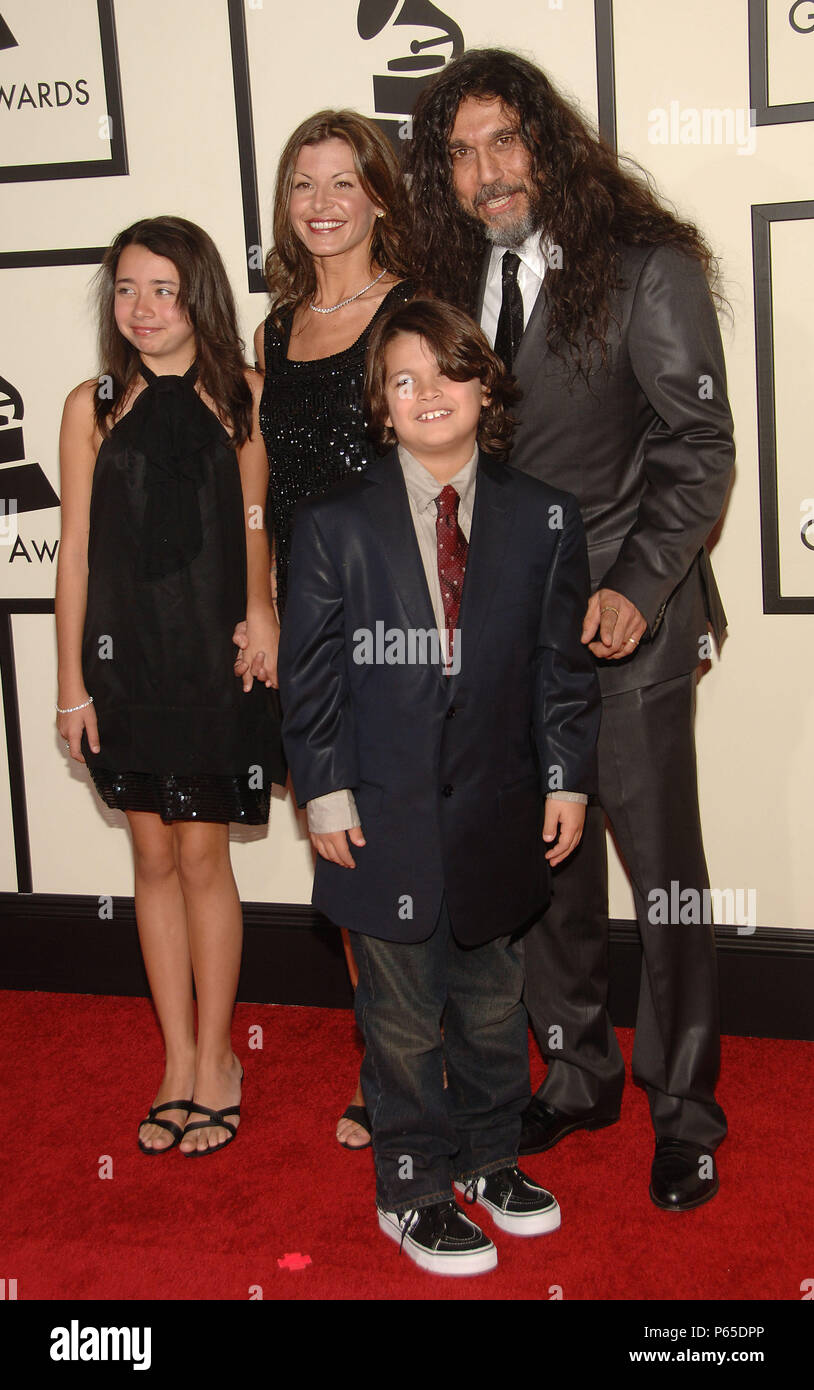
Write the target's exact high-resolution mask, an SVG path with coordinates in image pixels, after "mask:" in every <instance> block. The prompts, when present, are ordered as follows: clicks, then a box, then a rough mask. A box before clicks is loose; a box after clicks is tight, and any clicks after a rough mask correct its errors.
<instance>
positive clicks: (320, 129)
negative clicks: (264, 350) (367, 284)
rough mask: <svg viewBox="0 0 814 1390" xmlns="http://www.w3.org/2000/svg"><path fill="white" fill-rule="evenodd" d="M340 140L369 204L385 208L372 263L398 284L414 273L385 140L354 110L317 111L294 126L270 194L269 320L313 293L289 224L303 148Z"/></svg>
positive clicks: (402, 202) (310, 269) (308, 259)
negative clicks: (271, 230)
mask: <svg viewBox="0 0 814 1390" xmlns="http://www.w3.org/2000/svg"><path fill="white" fill-rule="evenodd" d="M326 140H344V141H345V142H346V143H347V144H348V145H349V146H350V148H351V152H352V154H353V163H354V167H355V169H356V172H357V174H358V175H359V182H360V183H361V185H362V188H363V189H364V191H365V193H366V194H367V196H368V198H369V199H370V201H371V202H372V203H375V204H376V205H377V206H378V207H380V208H383V209H384V217H377V219H376V223H375V226H374V229H373V240H372V242H371V246H370V260H371V264H373V263H374V262H375V264H376V265H379V266H381V268H382V269H383V270H389V271H390V272H391V274H392V275H397V276H398V277H399V279H405V278H408V277H409V276H410V275H411V274H412V256H411V254H410V252H409V249H408V245H407V225H408V213H407V196H406V193H405V190H404V185H403V183H402V178H401V173H400V171H399V166H398V161H397V160H396V157H395V155H394V153H393V151H392V149H391V147H390V144H389V142H388V140H387V138H386V136H385V135H383V134H382V132H381V131H380V130H379V128H378V126H377V125H375V124H374V123H373V121H371V120H368V118H367V117H366V116H360V115H359V114H358V113H357V112H356V111H317V113H316V115H315V116H309V117H308V119H307V120H306V121H303V122H302V124H301V125H298V126H297V129H296V130H295V131H294V133H293V135H292V136H291V137H290V139H289V140H288V143H287V144H286V147H285V149H284V150H283V152H282V154H281V155H280V162H279V164H278V166H277V182H276V185H275V189H274V245H273V246H272V248H271V250H270V251H269V253H268V255H267V256H266V264H265V276H266V284H267V285H268V288H269V295H270V296H271V315H272V321H273V322H274V323H276V325H277V327H278V328H280V327H282V316H283V315H284V314H285V312H286V310H287V309H291V308H293V307H294V306H295V305H297V304H299V303H301V302H302V301H303V300H305V299H310V298H311V297H312V296H313V295H314V294H315V292H316V288H317V277H316V272H315V270H314V260H313V257H312V255H311V253H310V252H309V251H308V250H307V248H306V247H305V246H304V245H303V243H302V242H301V241H300V239H299V237H298V236H297V234H296V232H295V231H294V228H293V227H292V225H291V215H290V212H289V201H290V198H291V188H292V185H293V182H294V170H295V168H296V164H297V157H298V155H299V153H300V150H301V149H302V148H303V146H304V145H321V144H323V143H324V141H326Z"/></svg>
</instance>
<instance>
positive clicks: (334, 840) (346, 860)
mask: <svg viewBox="0 0 814 1390" xmlns="http://www.w3.org/2000/svg"><path fill="white" fill-rule="evenodd" d="M346 837H347V838H346ZM348 840H350V842H351V844H353V845H359V846H360V847H361V846H362V845H364V844H367V841H366V840H365V837H364V835H363V834H362V827H361V825H354V827H353V829H352V830H334V831H332V832H331V834H329V835H312V836H311V844H312V845H313V846H314V849H315V850H316V852H317V854H321V855H322V858H323V859H329V860H330V862H331V863H332V864H341V866H342V868H343V869H355V868H356V860H355V859H354V857H353V855H352V854H351V852H350V845H349V844H348Z"/></svg>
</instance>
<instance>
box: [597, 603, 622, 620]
mask: <svg viewBox="0 0 814 1390" xmlns="http://www.w3.org/2000/svg"><path fill="white" fill-rule="evenodd" d="M603 613H615V614H616V616H617V618H618V617H619V609H618V608H614V606H613V604H612V603H606V604H605V607H604V608H600V610H599V616H600V618H601V617H602V614H603Z"/></svg>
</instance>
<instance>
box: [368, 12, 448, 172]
mask: <svg viewBox="0 0 814 1390" xmlns="http://www.w3.org/2000/svg"><path fill="white" fill-rule="evenodd" d="M391 21H392V24H391ZM388 26H390V27H391V28H392V29H394V30H397V29H398V28H400V27H402V28H411V29H431V30H433V31H434V32H433V34H432V36H431V37H430V36H428V37H427V38H421V39H418V38H414V39H413V40H412V41H411V43H410V44H409V52H408V53H403V54H398V55H397V56H396V57H394V58H391V59H390V60H389V62H388V64H387V72H386V73H376V74H374V77H373V109H374V111H375V112H376V116H377V122H376V124H377V125H379V126H381V128H382V130H384V132H385V133H386V134H387V136H388V137H389V139H390V140H391V142H392V143H393V144H394V145H395V146H396V147H397V148H398V141H399V139H400V138H403V135H401V130H402V127H403V126H404V124H405V120H406V118H407V117H408V116H410V115H411V114H412V110H413V107H414V106H415V103H416V101H417V99H418V96H419V93H420V92H421V90H422V88H423V87H426V85H427V83H428V82H431V81H432V79H433V77H435V75H436V73H437V72H438V71H439V69H441V68H442V67H443V66H444V64H445V63H447V62H449V60H450V58H457V57H459V56H460V54H461V53H463V51H464V47H465V45H464V36H463V33H462V31H461V29H460V28H459V26H458V25H457V24H456V23H455V20H454V19H451V18H450V16H449V15H447V14H444V12H443V10H439V9H438V6H437V5H432V4H430V0H395V4H394V3H392V0H359V8H358V10H357V12H356V29H357V32H358V34H359V37H360V38H362V39H375V38H376V37H377V35H379V34H381V32H382V31H383V30H384V29H385V28H386V27H388ZM393 38H394V40H396V39H398V40H400V42H401V43H403V44H404V45H405V46H407V45H406V43H405V40H404V39H401V37H400V36H399V35H398V34H396V33H394V34H393ZM393 117H400V118H401V119H400V120H397V119H393Z"/></svg>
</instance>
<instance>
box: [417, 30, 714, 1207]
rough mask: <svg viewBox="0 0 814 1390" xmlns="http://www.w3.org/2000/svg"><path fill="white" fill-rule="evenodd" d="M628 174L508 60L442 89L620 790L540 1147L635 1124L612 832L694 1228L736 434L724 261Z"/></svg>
mask: <svg viewBox="0 0 814 1390" xmlns="http://www.w3.org/2000/svg"><path fill="white" fill-rule="evenodd" d="M624 164H625V166H626V167H623V162H622V161H620V160H619V159H617V156H616V155H615V154H614V152H613V151H612V150H611V149H610V148H609V147H608V146H607V145H605V144H604V143H603V142H602V140H601V139H598V138H597V137H596V136H595V135H594V134H593V133H592V132H591V131H590V129H589V128H588V126H587V125H586V123H585V121H584V120H583V118H582V116H581V115H580V114H579V113H578V111H577V110H576V109H575V108H574V106H573V105H571V104H570V103H569V102H567V101H566V100H565V99H564V98H563V97H562V96H561V95H560V94H559V93H558V92H557V91H556V89H555V88H554V87H553V86H552V84H551V82H550V81H549V80H548V78H547V77H546V76H545V75H544V73H542V72H541V71H540V69H538V68H536V67H535V66H534V65H533V64H531V63H529V62H527V61H526V60H525V59H523V58H520V57H518V56H516V55H515V54H512V53H508V52H504V51H502V50H500V49H483V50H472V51H470V52H468V53H465V54H464V55H463V56H462V57H460V58H458V59H456V60H455V61H454V62H452V63H450V64H448V65H447V67H446V68H445V69H444V70H443V72H442V73H441V74H440V75H439V76H438V77H437V78H436V79H435V80H434V81H433V82H432V83H431V84H430V85H428V87H427V88H425V90H424V91H423V93H422V95H421V98H420V99H419V102H418V104H417V106H416V110H415V112H414V117H413V139H412V141H411V143H410V146H409V148H408V151H407V174H408V179H409V183H410V192H411V199H412V204H413V211H414V244H415V246H416V248H418V249H419V252H420V255H421V257H422V258H423V266H422V270H423V280H424V283H425V285H426V286H427V287H428V288H429V289H431V290H433V291H434V292H435V293H437V294H439V295H441V296H443V297H444V298H447V299H451V300H452V301H453V302H455V303H456V304H458V305H459V306H460V307H462V308H464V309H466V310H468V311H469V312H470V313H472V314H473V315H474V316H475V317H476V318H478V320H479V321H480V323H481V325H482V327H483V329H484V331H485V332H486V334H487V337H488V338H489V340H490V342H492V343H493V345H494V347H495V350H496V351H497V352H498V353H499V354H500V355H501V356H502V357H503V359H504V361H505V362H506V365H507V366H508V367H509V368H510V369H511V370H512V371H513V372H514V374H515V376H516V378H517V381H518V384H519V386H520V387H521V389H522V392H523V399H522V401H521V403H520V406H519V407H518V408H517V410H516V412H515V413H516V415H517V417H518V420H519V428H518V431H517V437H516V443H515V445H514V448H513V452H512V456H511V463H512V464H513V466H514V467H515V468H519V469H522V470H524V471H526V472H529V473H532V474H534V475H536V476H537V477H540V478H542V479H544V480H545V481H546V482H549V483H552V484H554V485H555V486H557V487H561V488H564V489H566V490H568V491H570V492H572V493H575V494H576V496H577V498H578V500H579V503H580V507H581V510H582V515H583V520H584V522H585V526H586V530H587V536H588V546H589V556H590V563H591V581H592V589H593V594H592V597H591V600H590V603H589V605H588V608H587V611H586V614H585V621H584V627H583V632H582V640H583V642H584V643H586V644H587V645H588V646H589V648H590V650H591V652H592V653H593V654H594V656H595V657H596V659H597V665H598V670H599V678H600V685H601V688H602V696H603V701H602V705H603V714H602V728H601V733H600V740H599V789H600V790H599V798H598V804H597V805H592V806H589V808H588V815H587V820H586V826H585V832H584V836H583V842H582V845H581V846H580V847H579V849H578V850H577V852H576V853H575V854H573V855H572V856H571V857H570V858H569V859H568V860H567V861H565V862H564V863H563V864H562V866H561V867H560V868H559V869H558V870H557V873H556V876H555V884H554V901H553V903H552V906H551V908H550V909H549V911H548V912H547V913H546V915H545V917H544V918H543V919H542V920H541V921H540V922H538V923H536V924H535V926H534V927H533V928H532V929H531V931H530V932H529V933H528V935H527V937H526V972H527V976H526V1002H527V1007H528V1011H529V1015H530V1017H531V1020H532V1025H533V1027H534V1031H535V1034H536V1036H537V1039H538V1041H539V1043H540V1045H541V1048H542V1050H543V1052H544V1053H545V1054H546V1057H547V1059H548V1064H549V1065H548V1073H547V1076H546V1079H545V1081H544V1083H543V1085H542V1087H541V1088H540V1090H539V1091H538V1093H537V1095H536V1096H535V1097H533V1098H532V1100H531V1103H530V1105H529V1107H528V1109H527V1111H526V1113H525V1116H524V1123H523V1136H522V1139H521V1147H520V1152H521V1153H537V1152H541V1151H543V1150H545V1149H548V1148H551V1147H552V1146H553V1145H554V1144H556V1143H557V1142H558V1141H559V1140H560V1139H561V1138H563V1137H564V1136H565V1135H566V1134H569V1133H571V1132H572V1131H574V1130H577V1129H582V1128H584V1129H599V1128H601V1127H603V1126H605V1125H608V1124H613V1123H614V1122H615V1121H616V1119H618V1115H619V1106H620V1101H621V1095H622V1088H623V1084H624V1066H623V1062H622V1058H621V1055H620V1052H619V1048H618V1045H617V1041H616V1037H615V1034H614V1031H613V1028H612V1026H611V1023H610V1019H609V1017H608V1014H607V1008H606V1001H607V952H608V944H607V933H608V899H607V855H606V847H605V815H607V817H608V819H609V820H610V823H611V826H612V829H613V832H614V835H615V838H616V841H617V843H618V845H619V848H620V850H621V853H622V856H623V858H624V860H625V862H626V865H627V868H628V871H629V874H630V877H631V881H632V885H633V891H634V897H635V901H636V913H637V918H638V923H639V929H640V932H641V937H642V945H643V949H644V958H643V964H642V975H641V987H640V993H639V1006H638V1016H637V1025H636V1042H635V1047H634V1054H633V1071H634V1076H635V1077H636V1079H637V1080H638V1081H639V1082H640V1083H642V1084H643V1085H644V1086H645V1087H646V1090H647V1095H648V1099H649V1103H650V1110H651V1116H652V1120H653V1126H654V1130H655V1135H656V1149H655V1156H654V1159H653V1165H652V1171H651V1180H650V1196H651V1198H652V1199H653V1201H654V1202H655V1203H656V1204H657V1205H658V1206H660V1207H664V1208H668V1209H672V1210H686V1209H689V1208H692V1207H695V1206H698V1205H700V1204H701V1203H702V1202H705V1201H708V1200H709V1199H710V1198H711V1197H713V1196H714V1195H715V1193H716V1192H717V1190H718V1176H717V1172H716V1168H715V1161H714V1157H713V1155H714V1151H715V1149H716V1148H717V1146H718V1144H719V1143H720V1142H721V1140H722V1139H723V1137H724V1135H725V1134H726V1121H725V1118H724V1115H723V1112H722V1110H721V1108H720V1106H719V1105H718V1104H717V1102H716V1100H715V1094H714V1088H715V1083H716V1080H717V1075H718V1068H719V1060H720V1038H719V1025H718V998H717V975H716V959H715V942H714V933H713V928H712V926H711V924H710V922H709V920H708V910H707V911H706V912H705V911H704V906H703V905H704V904H705V903H708V902H709V895H708V893H707V894H706V895H705V894H704V889H706V888H708V877H707V868H706V862H705V858H704V849H703V843H702V838H701V827H700V819H699V812H698V794H697V786H696V771H695V745H694V734H693V723H694V712H695V685H696V678H697V667H698V664H699V661H700V660H701V659H702V658H703V657H704V655H706V654H708V642H709V638H708V636H707V633H708V631H709V629H710V628H711V629H712V631H713V633H714V635H715V637H716V640H717V641H718V642H719V643H720V640H721V638H722V636H723V633H724V630H725V625H726V619H725V615H724V612H723V608H722V605H721V601H720V597H719V595H718V591H717V588H716V585H715V580H714V577H713V574H712V569H711V566H710V562H709V557H708V555H707V552H706V549H705V542H706V540H707V538H708V536H709V533H710V531H711V530H712V527H713V526H714V524H715V522H716V521H717V519H718V517H719V515H720V512H721V509H722V506H723V502H724V498H725V495H726V492H727V487H728V484H729V479H730V475H731V471H732V462H733V443H732V419H731V415H730V411H729V406H728V403H727V396H726V376H725V367H724V360H723V352H722V347H721V338H720V332H719V328H718V322H717V316H716V312H715V302H714V298H713V291H714V286H715V281H716V274H717V266H716V263H715V261H714V258H713V256H712V253H711V252H710V249H709V247H708V246H707V244H706V243H705V241H704V240H703V238H702V236H701V235H700V233H699V232H698V230H697V229H696V228H695V227H693V226H691V225H690V224H688V223H685V222H681V221H679V220H678V219H677V218H676V217H675V216H674V215H673V214H672V213H671V212H669V211H668V210H667V209H666V208H664V207H663V206H662V205H661V204H660V203H659V201H658V200H657V198H656V197H655V195H654V193H653V190H652V188H651V185H650V181H649V179H648V177H647V176H646V175H645V174H644V173H643V171H641V170H639V169H638V168H637V167H636V166H632V167H630V162H629V161H624ZM549 772H550V780H549V786H550V787H556V786H557V784H558V776H559V772H558V769H557V768H556V767H552V768H551V769H550V770H549ZM559 785H562V783H560V784H559ZM665 902H668V903H669V904H670V905H671V906H670V907H669V908H668V909H667V910H666V911H665V910H664V907H663V904H664V903H665ZM676 905H680V911H676ZM671 918H672V919H671Z"/></svg>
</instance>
